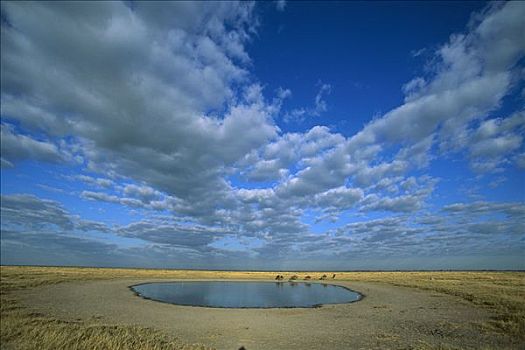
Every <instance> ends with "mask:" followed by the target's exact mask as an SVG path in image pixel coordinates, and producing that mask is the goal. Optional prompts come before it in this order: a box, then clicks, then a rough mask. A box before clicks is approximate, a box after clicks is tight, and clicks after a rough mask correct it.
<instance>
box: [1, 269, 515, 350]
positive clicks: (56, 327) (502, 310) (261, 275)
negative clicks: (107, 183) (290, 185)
mask: <svg viewBox="0 0 525 350" xmlns="http://www.w3.org/2000/svg"><path fill="white" fill-rule="evenodd" d="M335 273H336V278H335V280H336V281H337V280H339V281H360V282H381V283H388V284H393V285H397V286H405V287H411V288H418V289H424V290H428V291H433V292H437V293H445V294H449V295H453V296H456V297H459V298H461V299H464V300H466V301H467V302H470V303H472V304H474V305H477V306H478V307H482V308H487V309H489V310H490V311H491V312H492V313H493V314H494V315H495V317H494V318H493V320H492V321H491V322H490V323H489V324H485V325H483V327H487V328H489V329H490V330H491V331H498V332H501V333H503V334H507V335H509V336H511V337H513V338H518V339H525V273H524V272H335ZM277 274H281V275H284V278H285V279H288V278H290V277H291V276H292V275H297V276H298V278H299V279H303V278H304V277H305V276H307V275H309V276H311V277H312V279H313V280H316V279H317V280H318V279H319V278H320V277H321V276H322V275H324V274H326V275H327V276H328V281H330V280H331V279H332V278H331V277H332V274H333V273H332V272H279V273H277V272H248V271H246V272H241V271H190V270H146V269H99V268H58V267H19V266H1V267H0V296H1V299H0V302H1V327H0V328H1V329H0V330H1V332H0V344H1V346H2V348H4V347H5V348H17V349H58V348H68V349H87V348H89V349H204V347H203V346H200V345H188V344H183V343H182V342H180V341H179V340H178V339H176V338H173V337H170V336H168V335H166V334H164V333H162V332H160V331H157V330H153V329H148V328H141V327H133V326H122V325H108V324H102V323H97V322H96V321H78V322H66V321H63V320H58V319H54V318H50V317H48V316H45V315H40V314H35V313H32V312H31V311H30V310H28V309H27V308H25V307H24V306H22V305H21V304H20V302H19V300H18V299H17V291H20V290H23V289H27V288H35V287H39V286H43V285H49V284H56V283H62V282H67V281H86V280H103V279H116V278H171V279H274V278H275V276H276V275H277ZM422 348H426V346H422Z"/></svg>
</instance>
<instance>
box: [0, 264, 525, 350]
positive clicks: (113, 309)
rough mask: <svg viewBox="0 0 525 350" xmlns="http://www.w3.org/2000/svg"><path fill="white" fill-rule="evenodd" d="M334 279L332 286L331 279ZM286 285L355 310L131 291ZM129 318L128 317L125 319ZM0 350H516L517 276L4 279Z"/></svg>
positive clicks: (54, 274)
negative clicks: (341, 297) (325, 289)
mask: <svg viewBox="0 0 525 350" xmlns="http://www.w3.org/2000/svg"><path fill="white" fill-rule="evenodd" d="M334 273H335V274H336V277H335V278H334V279H332V275H333V274H334ZM277 274H280V275H283V276H284V278H285V280H286V279H288V278H289V277H291V276H292V275H297V276H298V279H299V280H301V279H303V278H304V277H306V276H307V275H308V276H311V278H312V280H313V281H315V280H319V278H320V277H321V276H322V275H327V276H328V280H327V281H326V283H335V284H341V285H345V286H348V287H350V288H352V289H355V290H356V291H359V292H361V293H363V294H364V295H365V298H364V299H363V300H362V301H359V302H357V303H353V304H347V305H330V306H328V305H327V306H323V307H321V308H317V309H269V310H236V309H231V310H229V309H223V310H216V309H211V308H195V307H182V306H176V305H168V304H163V303H158V302H154V301H149V300H144V299H141V298H139V297H137V296H135V295H133V293H132V292H131V291H130V290H129V289H128V288H127V286H129V285H131V284H132V283H137V282H147V281H156V280H179V279H198V280H205V279H214V280H216V279H235V280H274V279H275V276H276V275H277ZM134 315H136V316H134ZM0 344H1V348H2V349H208V348H214V347H215V348H219V349H221V348H224V349H235V350H236V349H238V348H240V346H244V347H245V348H246V349H247V350H251V349H292V348H296V349H305V348H311V349H321V348H323V349H326V348H329V349H344V348H363V349H366V348H378V349H381V348H384V349H389V348H392V349H461V348H485V349H499V348H505V349H520V348H525V273H524V272H293V271H290V272H249V271H246V272H243V271H193V270H146V269H106V268H58V267H18V266H2V267H1V338H0Z"/></svg>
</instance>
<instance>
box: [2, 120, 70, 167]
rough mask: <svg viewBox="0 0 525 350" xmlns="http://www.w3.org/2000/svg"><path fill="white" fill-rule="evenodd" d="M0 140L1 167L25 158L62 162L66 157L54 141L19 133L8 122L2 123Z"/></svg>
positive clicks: (9, 165) (10, 165)
mask: <svg viewBox="0 0 525 350" xmlns="http://www.w3.org/2000/svg"><path fill="white" fill-rule="evenodd" d="M0 142H1V150H2V167H12V166H13V163H15V162H17V161H21V160H26V159H32V160H38V161H42V162H50V163H62V162H65V161H66V159H67V158H68V157H67V155H66V154H65V153H63V152H61V151H60V149H59V148H58V147H57V145H55V144H54V143H51V142H48V141H41V140H36V139H34V138H32V137H30V136H28V135H23V134H19V133H17V132H16V131H15V129H14V127H13V126H11V125H9V124H3V123H2V130H1V135H0Z"/></svg>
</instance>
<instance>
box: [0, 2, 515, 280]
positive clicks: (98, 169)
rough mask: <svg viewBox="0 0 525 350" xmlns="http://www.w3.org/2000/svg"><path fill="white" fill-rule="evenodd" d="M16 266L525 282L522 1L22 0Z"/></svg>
mask: <svg viewBox="0 0 525 350" xmlns="http://www.w3.org/2000/svg"><path fill="white" fill-rule="evenodd" d="M1 11H2V34H1V35H2V44H1V45H2V47H1V49H2V53H1V73H2V74H1V123H2V125H1V127H2V135H1V157H2V159H1V161H2V170H1V175H2V176H1V192H2V202H1V216H2V223H1V253H2V254H1V263H2V264H41V265H86V266H129V267H167V268H208V269H283V270H284V269H317V270H323V269H326V270H330V269H332V270H353V269H525V258H524V256H525V234H524V233H525V178H524V169H525V147H524V143H523V138H524V135H525V112H524V97H525V83H524V79H525V65H524V56H525V40H524V38H525V23H524V22H523V20H522V19H523V18H524V16H525V6H524V5H523V3H522V2H507V3H486V2H473V1H469V2H421V3H416V2H300V1H297V2H285V1H279V2H260V3H251V2H242V3H237V2H216V3H214V2H173V3H170V2H158V3H154V2H149V3H148V2H96V3H75V2H71V3H54V2H49V3H19V2H9V1H6V2H2V8H1Z"/></svg>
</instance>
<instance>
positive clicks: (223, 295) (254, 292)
mask: <svg viewBox="0 0 525 350" xmlns="http://www.w3.org/2000/svg"><path fill="white" fill-rule="evenodd" d="M131 289H132V290H133V291H134V292H135V293H137V294H138V295H140V296H141V297H143V298H147V299H152V300H157V301H162V302H166V303H171V304H178V305H192V306H207V307H223V308H224V307H226V308H270V307H316V306H319V305H322V304H342V303H350V302H353V301H357V300H359V299H360V298H361V295H360V294H359V293H356V292H353V291H351V290H349V289H346V288H344V287H340V286H334V285H330V284H321V283H290V282H215V281H213V282H210V281H208V282H201V281H199V282H161V283H145V284H138V285H135V286H132V287H131Z"/></svg>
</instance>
